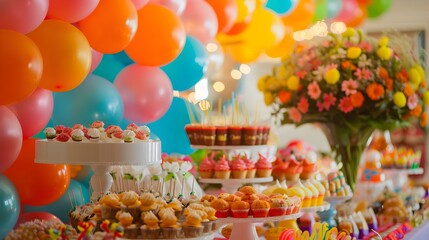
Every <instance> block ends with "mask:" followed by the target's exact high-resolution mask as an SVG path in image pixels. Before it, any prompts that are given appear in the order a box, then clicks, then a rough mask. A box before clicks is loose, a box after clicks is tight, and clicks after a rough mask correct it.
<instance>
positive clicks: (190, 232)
mask: <svg viewBox="0 0 429 240" xmlns="http://www.w3.org/2000/svg"><path fill="white" fill-rule="evenodd" d="M182 229H183V232H184V234H185V237H186V238H196V237H199V236H201V235H203V230H204V227H182Z"/></svg>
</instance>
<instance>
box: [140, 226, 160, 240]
mask: <svg viewBox="0 0 429 240" xmlns="http://www.w3.org/2000/svg"><path fill="white" fill-rule="evenodd" d="M160 233H161V229H159V228H158V229H147V228H143V227H142V228H141V235H142V238H143V239H157V238H159V235H160Z"/></svg>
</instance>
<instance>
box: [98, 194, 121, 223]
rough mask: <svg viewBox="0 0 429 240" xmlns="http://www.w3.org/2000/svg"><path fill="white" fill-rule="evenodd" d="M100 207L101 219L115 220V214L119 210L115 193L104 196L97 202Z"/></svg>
mask: <svg viewBox="0 0 429 240" xmlns="http://www.w3.org/2000/svg"><path fill="white" fill-rule="evenodd" d="M98 202H99V203H100V205H101V217H102V218H103V219H110V220H112V219H115V215H116V213H117V212H118V211H119V210H120V209H121V205H120V202H119V197H118V195H116V194H115V193H110V194H106V195H104V196H103V197H101V198H100V200H99V201H98Z"/></svg>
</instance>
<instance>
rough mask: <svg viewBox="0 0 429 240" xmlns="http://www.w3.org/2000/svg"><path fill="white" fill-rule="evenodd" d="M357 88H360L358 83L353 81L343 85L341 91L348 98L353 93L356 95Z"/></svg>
mask: <svg viewBox="0 0 429 240" xmlns="http://www.w3.org/2000/svg"><path fill="white" fill-rule="evenodd" d="M357 88H358V82H356V81H355V80H353V79H350V80H347V81H344V82H343V83H342V84H341V91H343V92H345V93H346V95H347V96H348V95H351V94H353V93H356V89H357Z"/></svg>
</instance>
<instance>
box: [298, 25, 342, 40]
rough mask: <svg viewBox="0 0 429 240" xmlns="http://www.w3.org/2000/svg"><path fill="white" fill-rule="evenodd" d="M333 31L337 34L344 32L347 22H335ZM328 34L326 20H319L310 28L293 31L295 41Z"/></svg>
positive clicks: (332, 26) (331, 27)
mask: <svg viewBox="0 0 429 240" xmlns="http://www.w3.org/2000/svg"><path fill="white" fill-rule="evenodd" d="M330 29H331V32H332V33H335V34H342V33H343V32H345V31H346V30H347V26H346V24H344V23H343V22H333V23H332V24H331V26H330ZM327 35H328V25H327V24H326V23H325V21H318V22H317V23H316V24H314V25H313V26H311V27H310V28H309V29H304V30H300V31H295V32H294V33H293V36H292V37H293V39H294V40H295V41H298V42H299V41H304V40H311V39H313V37H315V36H317V37H326V36H327Z"/></svg>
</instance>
